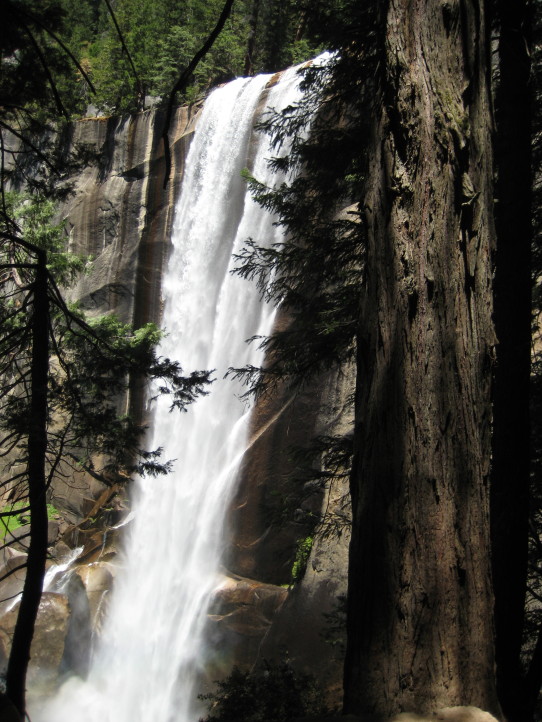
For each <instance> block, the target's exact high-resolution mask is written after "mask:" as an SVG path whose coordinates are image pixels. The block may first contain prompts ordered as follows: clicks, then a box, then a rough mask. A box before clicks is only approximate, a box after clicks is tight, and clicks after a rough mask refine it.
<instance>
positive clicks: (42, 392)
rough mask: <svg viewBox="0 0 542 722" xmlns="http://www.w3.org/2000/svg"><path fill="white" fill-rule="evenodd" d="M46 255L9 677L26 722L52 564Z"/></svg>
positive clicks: (35, 327) (36, 310)
mask: <svg viewBox="0 0 542 722" xmlns="http://www.w3.org/2000/svg"><path fill="white" fill-rule="evenodd" d="M47 284H48V279H47V266H46V254H45V252H43V251H39V252H38V260H37V266H36V278H35V281H34V289H33V290H34V299H33V312H32V362H31V381H30V395H31V400H30V413H31V418H30V425H29V433H28V497H29V506H30V544H29V548H28V557H27V562H26V578H25V582H24V587H23V593H22V597H21V603H20V606H19V614H18V616H17V623H16V625H15V630H14V633H13V640H12V644H11V652H10V656H9V662H8V668H7V672H6V693H7V696H8V697H9V699H10V700H11V702H13V704H14V705H15V707H16V708H17V710H18V712H19V714H20V716H21V719H24V716H25V707H26V704H25V683H26V672H27V669H28V662H29V660H30V646H31V644H32V637H33V635H34V625H35V622H36V618H37V616H38V609H39V604H40V599H41V592H42V587H43V578H44V575H45V563H46V560H47V503H46V498H45V490H46V472H45V461H46V452H47V379H48V374H49V350H48V340H49V308H48V294H47Z"/></svg>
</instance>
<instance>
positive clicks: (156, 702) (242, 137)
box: [33, 69, 300, 722]
mask: <svg viewBox="0 0 542 722" xmlns="http://www.w3.org/2000/svg"><path fill="white" fill-rule="evenodd" d="M270 79H271V76H258V77H256V78H252V79H246V78H241V79H238V80H235V81H233V82H231V83H229V84H228V85H226V86H224V87H222V88H219V89H217V90H215V91H214V92H213V93H212V94H211V95H210V96H209V98H208V100H207V101H206V103H205V106H204V110H203V113H202V117H201V119H200V121H199V123H198V126H197V129H196V132H195V135H194V138H193V141H192V144H191V147H190V151H189V154H188V158H187V162H186V174H185V178H184V180H183V187H182V191H181V196H180V198H179V200H178V202H177V205H176V211H175V213H176V220H175V223H174V232H173V238H172V250H171V256H170V259H169V263H168V269H167V271H166V274H165V278H164V281H163V296H164V318H163V325H164V327H165V329H166V331H167V334H168V335H167V336H166V337H165V338H164V339H163V341H162V342H161V348H160V353H161V355H164V356H169V357H170V358H179V359H180V360H181V363H182V365H183V368H184V369H186V370H192V369H215V373H214V376H215V378H216V381H215V383H213V385H212V386H211V387H210V393H209V395H208V396H206V397H204V398H201V399H200V400H198V401H197V402H196V403H195V404H194V405H193V406H192V407H191V408H190V409H189V410H188V412H187V413H186V414H179V413H175V412H174V413H169V409H168V400H167V398H165V399H158V400H157V402H156V407H155V410H154V422H153V434H152V436H153V438H152V443H151V444H150V446H151V447H152V448H155V447H156V446H162V447H163V448H164V458H165V459H175V467H174V472H173V473H171V474H169V475H168V476H166V477H162V478H158V479H144V480H138V481H137V482H136V484H135V489H134V495H133V511H134V520H133V521H132V522H131V525H130V530H129V532H128V533H127V537H126V542H125V548H124V551H123V553H122V555H121V560H120V568H119V572H118V574H117V577H116V581H115V589H114V593H113V595H112V600H111V606H110V608H109V611H108V618H107V621H106V623H105V627H104V630H103V634H102V637H101V642H100V643H99V644H98V645H97V649H96V650H95V651H94V654H93V659H92V661H91V669H90V673H89V676H88V679H87V680H85V681H82V680H75V679H72V680H69V681H68V682H67V683H66V684H65V685H64V687H63V688H62V690H61V691H60V693H59V695H58V696H57V697H56V698H55V699H54V700H53V701H51V702H50V704H49V705H48V707H47V709H46V710H45V711H43V710H42V711H38V710H35V711H33V719H39V720H40V721H41V722H53V721H54V722H68V720H69V721H70V722H73V720H74V719H77V720H79V722H98V721H99V722H107V721H110V722H143V720H145V721H147V720H149V719H155V720H159V722H173V720H175V722H188V721H189V720H193V719H197V716H196V715H197V710H196V709H195V707H194V701H195V700H194V697H195V694H196V691H195V689H194V685H195V680H196V678H197V674H198V671H199V670H200V669H201V668H202V667H203V666H204V665H205V660H206V655H207V654H208V653H209V651H208V650H206V648H205V642H204V627H205V620H206V610H207V607H208V603H209V599H210V596H211V594H212V592H213V590H214V588H215V587H216V584H217V577H218V571H219V566H220V555H221V547H222V545H223V529H224V516H225V511H226V509H227V506H228V502H229V500H230V498H231V495H232V493H233V491H234V487H235V484H234V482H235V476H236V472H237V469H238V466H239V463H240V460H241V458H242V455H243V452H244V449H245V446H246V443H247V426H248V415H249V410H248V409H247V408H246V406H245V405H244V404H243V403H242V402H241V401H240V400H239V398H238V396H239V392H240V388H239V385H238V382H234V381H232V380H231V379H226V380H225V379H224V378H223V376H224V373H225V371H226V370H227V368H228V367H230V366H244V365H245V364H253V365H255V366H258V365H260V364H261V362H262V355H261V352H260V351H259V350H258V348H257V346H256V345H255V344H246V343H245V340H246V339H247V338H248V337H250V336H253V335H255V334H267V333H269V332H270V329H271V325H272V322H273V316H274V310H273V309H272V308H271V307H269V306H266V305H265V304H263V303H262V302H261V300H260V299H259V295H258V291H257V289H256V288H255V284H253V283H250V282H248V281H245V280H242V279H240V278H238V277H237V276H235V275H232V274H231V272H230V271H231V269H232V265H233V264H232V258H231V257H232V253H236V252H239V251H240V249H241V248H242V245H243V243H244V241H245V240H246V239H247V238H248V237H253V238H255V239H257V241H258V242H259V243H262V242H263V241H264V240H265V243H269V244H271V243H273V242H276V241H278V240H279V239H280V233H281V231H280V230H279V229H278V228H276V227H274V226H273V223H272V221H273V219H272V218H271V217H270V215H269V214H268V213H266V212H264V211H262V210H261V209H260V207H259V206H258V205H257V204H256V203H255V202H254V201H253V200H252V199H251V198H250V195H249V194H248V193H247V192H246V184H245V183H244V181H243V180H242V178H241V174H240V172H241V170H242V169H243V168H244V167H245V166H248V167H249V168H250V170H251V172H252V173H253V174H254V175H255V177H257V178H258V179H259V180H262V181H263V182H265V183H268V184H270V185H271V184H272V183H274V182H276V178H275V177H273V176H272V174H270V172H269V170H268V168H267V163H266V159H267V158H268V157H269V156H271V155H272V152H271V150H270V149H269V145H268V139H267V138H266V137H265V136H264V135H262V134H256V133H254V131H253V127H254V123H255V121H256V120H257V119H258V117H260V114H261V105H262V98H264V94H267V93H268V97H267V98H266V99H265V102H266V103H267V105H268V106H269V107H273V108H276V109H281V108H284V107H286V106H287V105H289V104H291V103H292V102H295V100H296V99H298V98H299V94H300V90H299V87H298V76H297V74H296V72H295V69H292V70H289V71H286V72H285V73H284V74H283V75H282V77H281V79H280V81H279V82H278V83H276V84H272V85H271V84H270ZM269 85H271V87H269V88H268V87H267V86H269Z"/></svg>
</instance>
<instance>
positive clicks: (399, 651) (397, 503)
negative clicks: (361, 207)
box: [345, 0, 499, 717]
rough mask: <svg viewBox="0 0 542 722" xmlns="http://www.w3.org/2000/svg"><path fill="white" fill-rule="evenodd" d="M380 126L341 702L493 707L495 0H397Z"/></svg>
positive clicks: (364, 706)
mask: <svg viewBox="0 0 542 722" xmlns="http://www.w3.org/2000/svg"><path fill="white" fill-rule="evenodd" d="M385 42H386V60H385V63H384V65H383V68H382V71H381V72H382V79H381V82H382V90H381V92H382V103H381V105H380V109H379V113H378V117H377V118H376V119H375V124H374V135H373V139H372V142H371V149H372V157H371V160H370V168H369V176H368V192H367V196H366V198H365V199H364V200H365V205H366V208H367V221H368V231H369V240H368V243H369V247H368V256H367V278H366V284H365V288H364V290H363V299H362V311H361V318H360V329H361V331H360V339H359V358H358V391H357V400H356V422H357V423H356V429H355V460H354V466H353V471H352V477H351V486H352V499H353V535H352V543H351V549H350V568H349V600H348V621H347V631H348V644H347V655H346V663H345V711H347V712H354V713H360V712H369V713H372V714H376V715H379V716H381V717H388V716H390V715H393V714H395V713H398V712H401V711H413V712H418V713H423V714H428V713H431V712H433V711H434V710H435V709H437V708H438V707H441V706H446V705H456V704H474V705H478V706H480V707H482V708H485V709H488V710H490V711H492V712H494V713H499V706H498V702H497V698H496V691H495V680H494V652H493V602H492V585H491V575H490V558H489V472H490V468H489V466H490V449H491V438H490V428H491V403H490V380H491V369H492V359H493V349H494V343H495V338H494V331H493V326H492V320H491V313H492V281H491V275H492V268H491V253H492V250H493V242H494V238H493V236H494V233H493V227H492V202H493V189H492V151H491V112H490V102H489V89H488V82H487V77H488V58H487V45H486V34H485V25H484V6H483V3H482V2H476V1H474V0H447V2H441V1H440V0H425V1H422V0H390V2H389V5H388V10H387V21H386V38H385Z"/></svg>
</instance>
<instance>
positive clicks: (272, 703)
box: [199, 662, 327, 722]
mask: <svg viewBox="0 0 542 722" xmlns="http://www.w3.org/2000/svg"><path fill="white" fill-rule="evenodd" d="M216 686H217V689H216V691H215V692H211V693H209V694H204V695H200V697H199V699H202V700H204V701H206V702H207V703H208V705H209V715H208V716H207V717H205V718H204V719H203V720H200V722H238V720H244V722H282V721H283V720H288V719H293V718H297V717H310V716H315V715H321V714H325V713H326V712H327V709H326V707H325V701H324V695H323V693H322V687H321V685H319V684H318V683H317V682H316V680H315V679H314V677H312V676H311V675H308V674H304V673H302V672H297V671H295V670H294V669H293V668H292V667H291V666H290V665H289V664H288V663H287V662H281V663H279V664H276V665H273V664H269V663H266V662H264V663H263V664H262V665H261V666H260V667H258V668H257V669H255V670H253V671H251V672H248V671H247V672H243V671H241V670H240V669H239V668H237V667H235V668H234V669H233V671H232V672H231V674H230V675H229V676H228V677H226V679H224V680H222V681H219V682H217V683H216Z"/></svg>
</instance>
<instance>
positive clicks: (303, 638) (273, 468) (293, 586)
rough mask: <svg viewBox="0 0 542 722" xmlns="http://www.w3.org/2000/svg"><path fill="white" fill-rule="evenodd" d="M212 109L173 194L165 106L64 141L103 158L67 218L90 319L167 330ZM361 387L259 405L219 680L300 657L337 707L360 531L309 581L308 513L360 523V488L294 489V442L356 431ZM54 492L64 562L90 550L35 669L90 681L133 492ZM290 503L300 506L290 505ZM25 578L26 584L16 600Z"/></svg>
mask: <svg viewBox="0 0 542 722" xmlns="http://www.w3.org/2000/svg"><path fill="white" fill-rule="evenodd" d="M198 112H199V108H198V107H189V108H181V109H179V110H178V111H177V113H176V115H175V117H174V120H173V123H172V126H171V132H170V138H171V148H172V170H171V180H170V182H169V184H168V186H167V188H166V189H165V190H164V189H163V181H164V173H165V162H164V156H163V151H162V145H161V140H160V133H161V127H162V122H163V117H162V114H161V112H156V111H155V112H146V113H142V114H140V115H137V116H132V117H128V118H120V119H118V118H117V119H102V118H97V119H88V120H83V121H80V122H78V123H75V124H74V125H73V127H72V129H71V132H70V137H69V138H66V139H64V142H66V144H67V145H68V146H71V147H76V146H82V147H84V148H85V149H86V150H88V151H90V155H91V156H92V157H93V158H94V161H93V162H92V163H90V164H89V165H88V166H87V167H85V169H84V170H83V171H82V172H81V173H79V174H78V175H76V176H74V177H72V178H71V179H70V182H71V183H72V185H73V192H72V194H71V195H70V197H69V198H68V200H67V201H66V202H65V203H64V204H63V205H62V207H61V208H60V210H59V214H60V216H61V218H62V219H65V222H66V229H67V231H68V234H69V246H70V249H71V250H73V251H74V252H76V253H80V254H84V255H89V256H91V257H92V259H93V262H92V266H91V270H90V272H89V273H88V274H87V275H86V276H84V277H82V278H81V279H80V280H79V282H78V283H77V285H76V286H75V287H74V288H73V289H71V291H70V296H71V297H72V298H73V299H77V300H79V302H80V304H81V306H82V307H83V308H84V309H85V310H86V311H88V312H89V313H91V314H96V315H98V314H103V313H108V312H111V311H114V312H115V313H116V314H117V315H118V316H120V318H121V319H122V320H124V321H126V322H130V323H132V324H134V325H135V326H139V325H141V324H143V323H146V322H147V321H154V322H157V323H159V322H160V315H161V293H160V287H161V274H162V270H163V267H164V263H165V261H166V259H167V256H168V243H169V237H170V232H171V226H172V221H173V213H174V202H175V199H176V197H177V195H178V191H179V187H180V183H181V181H182V175H183V167H184V159H185V156H186V151H187V148H188V146H189V143H190V138H191V134H192V132H193V130H194V127H195V124H196V122H197V117H198ZM181 361H182V358H181ZM351 392H352V388H351V379H350V378H349V377H348V375H343V376H341V377H340V378H338V377H331V376H329V377H327V378H325V379H322V380H321V382H320V383H318V384H315V385H313V386H312V387H311V388H310V389H308V390H307V391H305V392H304V393H303V394H299V395H297V396H295V397H294V396H289V395H288V393H287V392H283V393H282V394H278V395H277V397H276V398H275V399H273V400H268V401H265V402H261V403H260V404H259V405H258V406H257V408H256V409H255V412H254V414H253V422H252V423H253V438H254V443H253V445H252V448H251V452H250V454H249V455H248V457H247V458H246V460H245V462H244V467H243V473H242V478H241V480H240V484H239V489H238V493H237V495H236V498H235V500H234V503H233V505H232V509H231V510H230V515H229V521H230V530H231V533H230V540H229V548H228V554H227V564H228V570H225V575H224V582H223V584H222V585H221V587H220V589H219V590H218V592H217V594H216V599H215V602H214V604H213V606H212V608H211V610H210V615H209V618H210V620H211V624H210V625H209V634H210V635H211V636H213V637H215V636H216V638H217V639H220V646H221V649H222V650H223V658H222V659H221V660H220V661H217V663H216V665H215V667H214V668H213V669H211V670H210V671H209V677H210V679H215V678H216V677H217V676H220V675H222V674H225V673H227V671H228V669H229V668H231V666H232V665H233V664H238V665H241V666H252V665H253V664H254V663H256V662H257V660H258V659H267V660H270V659H274V658H276V659H280V658H283V657H284V655H285V654H286V655H288V657H289V658H290V659H291V660H292V662H294V663H295V664H296V665H297V666H299V667H300V668H302V669H304V670H308V671H311V672H313V673H315V674H317V675H318V676H319V677H320V678H321V680H322V682H323V683H325V685H326V686H327V687H328V689H329V690H330V693H331V696H332V698H333V699H334V701H337V700H338V698H339V691H340V685H341V678H342V651H341V650H342V647H341V633H340V629H339V631H337V630H335V632H334V636H333V635H331V636H332V637H333V639H332V640H331V641H332V642H333V644H332V646H329V640H328V642H325V641H324V639H323V636H322V635H323V633H325V631H326V628H327V627H329V621H326V617H325V616H324V614H327V615H331V616H332V618H333V620H334V623H335V626H337V625H336V623H337V621H339V622H340V618H341V612H340V610H339V609H338V606H337V605H338V604H339V602H338V598H339V597H340V596H341V595H343V594H344V593H345V590H346V564H347V550H348V529H347V524H346V525H344V524H343V525H342V527H341V530H340V533H339V534H331V535H328V536H324V537H321V538H320V537H316V540H315V542H314V543H313V545H312V549H311V551H310V556H309V558H308V561H307V565H306V571H305V574H304V576H303V578H302V579H301V580H298V581H296V582H295V583H293V582H292V565H293V562H294V560H295V556H296V547H297V545H298V543H299V541H300V540H302V539H303V538H305V537H307V536H308V535H309V534H310V535H312V527H310V526H307V518H308V517H309V516H310V514H308V512H311V513H312V514H315V513H320V511H321V510H325V511H326V513H327V514H328V515H331V516H333V515H334V514H336V515H338V516H337V518H339V517H340V518H341V519H343V520H344V519H345V515H346V517H347V515H348V508H347V506H348V505H347V501H346V499H347V488H346V486H345V484H346V482H344V481H343V482H341V483H339V482H335V483H334V484H333V485H332V486H331V488H327V489H325V490H324V491H319V492H318V493H316V494H308V491H310V489H308V488H307V485H306V484H305V485H302V484H299V483H298V484H297V485H295V483H294V481H293V478H294V477H295V471H296V462H295V459H294V457H293V456H292V453H291V448H292V446H293V445H299V444H301V445H302V444H303V443H306V442H307V441H308V439H309V438H310V437H311V436H312V435H313V434H334V433H348V431H349V427H350V418H349V414H348V411H347V410H346V398H347V397H348V395H349V394H351ZM142 401H143V400H142V398H140V397H138V396H137V395H135V396H133V397H132V398H131V399H127V400H126V401H125V403H126V405H127V406H130V408H131V410H132V411H133V412H136V413H139V414H143V403H142ZM53 496H54V499H53V500H54V503H55V505H57V506H58V507H59V508H61V509H62V510H63V512H64V516H65V518H64V519H63V520H62V521H60V522H59V523H57V526H56V527H55V529H54V530H53V532H52V535H51V550H52V556H53V558H54V557H55V556H56V557H57V558H58V559H62V558H65V557H66V555H68V554H69V553H70V550H71V549H74V548H76V547H79V548H80V549H79V552H78V558H77V561H76V562H75V570H76V578H75V581H74V577H73V576H72V581H71V582H70V583H69V585H68V586H66V587H58V585H57V586H56V587H55V585H54V584H53V585H52V586H51V591H49V592H48V593H47V595H46V596H45V597H44V603H43V609H42V612H41V613H40V620H39V630H40V631H39V633H38V635H37V636H36V643H35V651H34V653H33V661H34V664H33V672H32V674H33V675H34V676H35V677H36V678H40V679H42V680H44V683H45V684H47V685H51V684H54V683H55V682H56V680H57V678H58V674H60V675H62V674H63V673H65V672H66V671H69V670H70V669H75V670H76V671H79V672H81V673H84V669H85V665H86V662H87V659H88V647H89V645H90V638H91V635H92V634H98V633H99V628H100V618H101V616H102V615H103V613H104V609H105V607H106V602H107V593H108V591H109V590H110V588H111V586H112V585H113V584H114V573H115V551H116V545H117V540H118V536H119V534H121V533H122V529H119V530H113V529H112V527H113V526H115V525H116V524H117V523H118V521H119V519H120V518H121V515H122V510H123V509H125V508H126V507H127V505H128V502H126V497H127V494H126V489H125V488H120V487H119V486H114V487H113V488H108V487H105V486H104V485H102V484H101V483H100V482H98V481H96V480H95V479H92V478H90V477H88V476H87V475H83V474H82V475H81V477H80V478H78V479H76V480H71V482H70V483H69V484H65V485H62V486H60V485H57V487H55V489H54V490H53ZM286 498H287V500H288V503H287V504H285V503H283V501H282V500H283V499H286ZM21 553H24V552H23V551H21ZM10 563H11V564H12V563H13V562H12V561H10V560H9V559H6V564H10ZM20 584H21V582H20V580H19V581H17V580H16V579H12V581H11V587H10V593H11V594H13V593H14V592H15V591H18V589H19V588H20ZM12 617H13V612H9V613H7V614H4V616H3V617H1V618H0V639H1V640H2V641H3V643H4V655H5V654H6V653H7V647H8V646H9V632H10V629H11V627H12V624H13V621H14V620H13V619H12ZM328 619H329V618H328ZM339 626H340V624H339ZM328 631H329V629H328ZM328 636H330V634H328Z"/></svg>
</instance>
